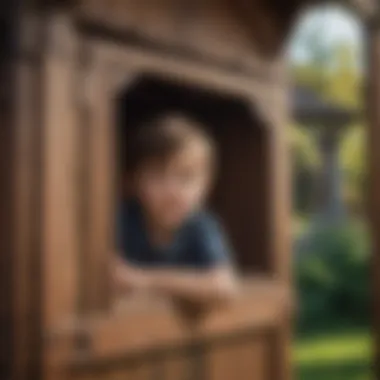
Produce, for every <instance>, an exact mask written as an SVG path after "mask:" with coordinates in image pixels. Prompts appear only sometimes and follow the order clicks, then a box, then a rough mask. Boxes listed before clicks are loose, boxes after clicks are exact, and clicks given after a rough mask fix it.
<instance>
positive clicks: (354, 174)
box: [340, 125, 367, 212]
mask: <svg viewBox="0 0 380 380" xmlns="http://www.w3.org/2000/svg"><path fill="white" fill-rule="evenodd" d="M365 137H366V136H365V130H364V128H363V127H362V126H361V125H355V126H353V127H352V128H350V129H349V130H348V131H347V133H346V134H345V135H344V136H343V139H342V143H341V146H340V161H341V164H342V167H343V170H344V173H343V174H344V187H343V190H344V199H345V201H346V203H347V204H348V205H349V206H350V209H351V210H352V211H355V212H357V211H360V210H362V209H364V207H365V205H364V198H365V197H364V191H365V187H366V180H367V164H366V159H367V157H366V141H365Z"/></svg>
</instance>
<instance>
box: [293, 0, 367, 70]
mask: <svg viewBox="0 0 380 380" xmlns="http://www.w3.org/2000/svg"><path fill="white" fill-rule="evenodd" d="M310 32H311V33H313V32H314V33H317V34H318V36H319V37H318V38H320V41H321V42H322V43H323V45H325V46H327V47H331V46H336V44H340V43H349V44H352V46H353V48H354V49H355V51H356V52H357V53H358V54H357V55H358V57H360V56H362V54H361V53H362V49H363V36H362V29H361V25H360V22H359V21H358V20H357V19H356V18H355V16H354V15H352V14H351V13H349V11H347V10H345V9H344V8H341V7H339V6H332V5H328V6H324V7H319V8H317V9H316V10H313V11H309V12H307V13H305V14H304V15H303V16H302V17H301V18H300V21H299V22H298V25H296V28H295V30H294V31H293V36H292V38H291V40H290V45H289V55H290V58H291V60H292V61H293V62H297V63H298V62H302V61H304V60H305V59H307V50H308V49H307V44H306V46H305V42H304V39H305V36H306V35H308V34H310ZM319 33H320V34H319ZM358 65H359V66H361V62H358Z"/></svg>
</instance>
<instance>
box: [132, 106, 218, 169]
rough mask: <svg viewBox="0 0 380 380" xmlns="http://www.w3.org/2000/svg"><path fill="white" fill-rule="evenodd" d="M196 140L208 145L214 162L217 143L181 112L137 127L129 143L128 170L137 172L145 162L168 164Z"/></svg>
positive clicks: (166, 115) (163, 116)
mask: <svg viewBox="0 0 380 380" xmlns="http://www.w3.org/2000/svg"><path fill="white" fill-rule="evenodd" d="M195 140H198V141H201V142H204V143H205V144H206V145H207V147H208V149H209V151H210V158H211V159H212V160H213V159H214V156H215V146H214V142H213V140H212V139H211V137H210V136H209V135H208V133H207V132H206V131H205V129H204V128H203V127H202V126H201V125H200V124H198V123H197V122H196V121H194V120H190V119H189V118H187V117H185V116H183V115H181V114H178V113H170V114H165V115H161V116H160V117H158V118H155V119H153V120H151V121H150V122H149V123H146V124H144V125H141V126H138V127H137V128H136V132H135V133H134V136H133V137H131V139H130V141H129V144H128V148H127V152H126V168H127V170H128V171H131V172H134V171H136V169H137V168H138V167H139V166H140V165H141V164H142V163H143V162H146V161H149V160H158V161H162V162H164V161H165V160H167V159H169V158H170V157H171V156H172V155H173V154H175V153H177V152H179V151H181V150H182V149H184V148H185V147H186V146H187V145H188V144H189V142H193V141H195Z"/></svg>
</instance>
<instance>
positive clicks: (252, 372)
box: [205, 336, 269, 380]
mask: <svg viewBox="0 0 380 380" xmlns="http://www.w3.org/2000/svg"><path fill="white" fill-rule="evenodd" d="M268 354H269V352H268V350H267V347H266V341H265V340H264V339H261V340H254V339H252V338H251V339H247V337H246V336H245V337H244V340H243V339H242V340H241V341H239V340H237V341H236V342H228V343H224V344H219V345H214V346H212V348H210V352H209V353H208V355H207V359H206V360H207V364H206V375H205V378H206V379H207V380H230V379H239V380H266V379H268V374H269V373H268V368H269V366H268V359H269V355H268Z"/></svg>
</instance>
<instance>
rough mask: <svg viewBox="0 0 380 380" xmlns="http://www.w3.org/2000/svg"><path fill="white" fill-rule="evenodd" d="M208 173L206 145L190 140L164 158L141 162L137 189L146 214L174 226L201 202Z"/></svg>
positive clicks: (164, 224) (209, 170)
mask: <svg viewBox="0 0 380 380" xmlns="http://www.w3.org/2000/svg"><path fill="white" fill-rule="evenodd" d="M210 175H211V165H210V154H209V151H208V149H207V147H206V146H204V144H201V143H197V142H194V143H192V144H190V143H189V144H188V146H187V147H186V148H185V149H183V150H181V151H180V152H178V153H175V154H173V156H172V157H170V158H169V159H168V160H167V161H166V162H148V163H146V164H145V165H142V167H141V168H140V169H139V170H138V173H137V178H136V191H137V195H138V197H139V199H140V201H141V202H142V204H143V206H144V208H145V211H146V212H147V213H148V216H149V217H150V218H151V219H152V220H154V222H155V223H158V224H159V225H161V226H162V227H164V228H169V229H174V228H177V227H179V226H180V225H181V224H182V223H183V222H184V220H185V219H186V218H187V217H188V216H189V215H190V214H191V213H192V212H193V211H195V210H196V209H197V208H198V207H199V206H200V205H201V204H202V203H203V201H204V199H205V197H206V193H207V190H208V187H209V182H210Z"/></svg>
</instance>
